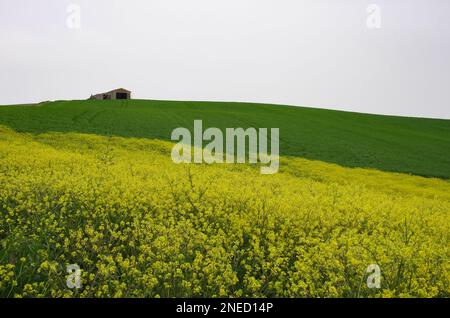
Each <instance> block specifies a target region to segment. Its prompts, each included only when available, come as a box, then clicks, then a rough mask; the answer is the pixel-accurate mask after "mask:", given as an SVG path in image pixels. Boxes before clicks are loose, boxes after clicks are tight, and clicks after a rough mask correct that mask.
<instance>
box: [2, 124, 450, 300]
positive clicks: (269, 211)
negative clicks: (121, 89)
mask: <svg viewBox="0 0 450 318" xmlns="http://www.w3.org/2000/svg"><path fill="white" fill-rule="evenodd" d="M171 146H172V145H171V144H170V143H167V142H163V141H158V140H146V139H133V138H119V137H107V136H97V135H82V134H75V133H46V134H40V135H30V134H24V133H17V132H15V131H12V130H10V129H9V128H6V127H0V297H449V296H450V274H449V269H450V265H449V242H450V240H449V238H450V237H449V236H450V218H449V216H450V182H448V181H446V180H438V179H426V178H422V177H418V176H410V175H404V174H395V173H386V172H380V171H375V170H368V169H349V168H343V167H340V166H337V165H333V164H328V163H323V162H317V161H308V160H304V159H301V158H286V157H283V158H281V163H280V172H279V173H278V174H275V175H261V174H260V173H259V167H258V166H257V165H247V164H215V165H207V164H196V165H194V164H192V165H183V164H181V165H176V164H174V163H173V162H172V161H171V158H170V150H171ZM70 264H76V265H78V266H79V268H80V269H81V277H80V281H81V283H82V286H81V287H80V288H69V287H68V285H67V279H68V276H69V275H70V273H69V272H67V266H68V265H70ZM371 264H376V265H378V266H379V268H380V271H381V286H380V288H370V287H369V285H368V284H367V283H366V282H367V279H368V276H369V275H370V273H368V272H367V271H366V269H367V268H368V266H369V265H371Z"/></svg>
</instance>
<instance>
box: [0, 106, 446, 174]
mask: <svg viewBox="0 0 450 318" xmlns="http://www.w3.org/2000/svg"><path fill="white" fill-rule="evenodd" d="M195 119H202V120H203V124H204V127H218V128H221V129H224V128H227V127H243V128H246V127H256V128H258V127H267V128H272V127H278V128H280V154H281V155H283V156H298V157H304V158H307V159H314V160H321V161H325V162H332V163H337V164H340V165H342V166H347V167H363V168H375V169H380V170H386V171H393V172H403V173H412V174H417V175H422V176H429V177H441V178H450V120H438V119H423V118H406V117H395V116H380V115H369V114H360V113H350V112H342V111H333V110H323V109H314V108H304V107H289V106H280V105H266V104H248V103H218V102H176V101H147V100H132V101H58V102H51V103H43V104H40V105H38V106H35V105H30V106H4V107H0V125H6V126H9V127H11V128H13V129H15V130H16V131H19V132H30V133H42V132H48V131H55V132H81V133H94V134H99V135H115V136H122V137H145V138H154V139H162V140H169V139H170V134H171V132H172V130H173V129H174V128H176V127H187V128H192V126H193V121H194V120H195Z"/></svg>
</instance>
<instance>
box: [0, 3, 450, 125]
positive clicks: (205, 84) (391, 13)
mask: <svg viewBox="0 0 450 318" xmlns="http://www.w3.org/2000/svg"><path fill="white" fill-rule="evenodd" d="M71 3H74V4H78V5H79V7H80V9H81V12H80V17H81V20H80V22H81V24H80V28H75V29H74V28H69V27H68V26H67V19H68V17H69V15H70V13H67V12H66V9H67V7H68V5H69V4H71ZM372 3H374V4H377V5H378V6H379V8H380V9H381V28H379V29H370V28H368V27H367V24H366V20H367V17H368V16H369V13H368V12H367V7H368V5H369V4H372ZM70 21H73V20H70ZM116 87H125V88H128V89H130V90H132V91H133V92H134V97H135V98H142V99H169V100H217V101H249V102H269V103H280V104H291V105H305V106H314V107H323V108H333V109H343V110H352V111H358V112H368V113H381V114H397V115H412V116H425V117H440V118H450V1H448V0H115V1H114V0H79V1H68V0H0V104H14V103H27V102H38V101H42V100H55V99H85V98H87V97H89V95H90V94H91V93H97V92H102V91H106V90H110V89H113V88H116Z"/></svg>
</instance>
